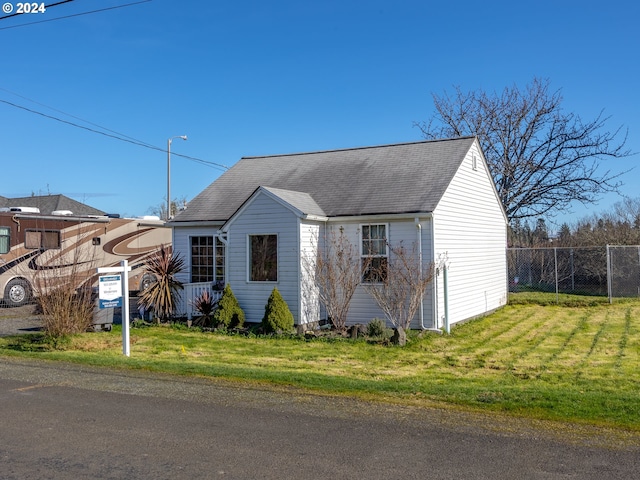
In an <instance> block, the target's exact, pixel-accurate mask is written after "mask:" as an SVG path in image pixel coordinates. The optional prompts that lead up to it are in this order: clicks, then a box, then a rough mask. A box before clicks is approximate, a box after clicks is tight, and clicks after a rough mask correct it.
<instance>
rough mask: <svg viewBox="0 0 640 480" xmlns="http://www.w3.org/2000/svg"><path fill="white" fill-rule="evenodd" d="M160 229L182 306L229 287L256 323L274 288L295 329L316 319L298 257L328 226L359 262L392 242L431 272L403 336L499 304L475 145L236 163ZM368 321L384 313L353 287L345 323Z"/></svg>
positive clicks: (309, 253) (492, 223)
mask: <svg viewBox="0 0 640 480" xmlns="http://www.w3.org/2000/svg"><path fill="white" fill-rule="evenodd" d="M170 225H171V226H172V227H173V248H174V251H175V252H177V253H179V254H181V255H182V256H183V258H184V259H185V261H186V262H185V263H186V265H187V269H186V271H185V272H184V274H183V275H182V277H181V278H180V280H181V281H183V282H185V283H186V284H187V286H186V287H187V288H186V290H185V291H186V292H187V296H189V295H194V294H195V293H194V292H198V291H200V290H201V289H202V288H210V287H211V285H212V284H215V283H216V282H228V283H229V284H230V285H231V288H232V289H233V292H234V294H235V295H236V297H237V298H238V301H239V302H240V306H241V307H242V308H243V310H244V311H245V314H246V317H247V321H249V322H259V321H260V320H261V319H262V316H263V314H264V307H265V304H266V302H267V299H268V297H269V295H270V293H271V291H272V289H273V287H277V288H278V290H279V291H280V293H281V294H282V296H283V298H284V299H285V300H286V302H287V303H288V305H289V308H290V309H291V311H292V313H293V316H294V318H295V322H296V324H298V325H305V324H311V323H313V322H317V321H319V320H321V316H322V314H323V310H322V308H321V307H320V306H319V304H318V300H317V297H316V293H317V292H314V291H313V288H311V289H309V284H310V282H309V281H308V280H309V279H308V273H307V271H308V268H305V265H304V261H303V257H304V256H306V257H307V258H314V255H315V252H317V249H318V248H319V246H318V243H319V242H320V243H321V242H322V238H324V237H325V234H326V232H327V231H329V230H330V229H335V228H341V229H342V231H344V232H346V233H347V234H348V235H349V237H350V239H351V241H352V243H353V244H355V245H359V246H360V251H361V252H363V253H362V255H365V253H368V252H370V251H371V250H369V249H366V248H362V245H363V242H364V243H367V242H376V240H378V242H377V245H378V247H379V249H378V251H377V256H378V257H382V258H384V257H387V256H388V255H389V248H388V245H392V246H393V245H395V244H398V243H399V242H403V244H404V245H415V246H417V248H418V249H419V252H420V256H421V258H422V261H423V262H424V265H431V264H434V265H435V268H436V270H435V275H434V280H433V282H432V284H431V286H430V287H429V289H428V290H427V292H426V294H425V297H424V300H423V305H422V308H421V309H420V312H419V313H418V314H416V317H415V318H414V319H413V322H412V324H411V326H412V327H413V328H442V327H443V326H445V325H449V324H454V323H456V322H460V321H463V320H467V319H470V318H473V317H477V316H480V315H483V314H485V313H487V312H490V311H492V310H495V309H496V308H499V307H501V306H503V305H505V304H506V301H507V273H506V268H507V267H506V255H505V247H506V235H507V219H506V216H505V213H504V210H503V208H502V205H501V202H500V199H499V198H498V195H497V192H496V189H495V186H494V183H493V181H492V178H491V175H490V173H489V171H488V168H487V164H486V161H485V159H484V156H483V154H482V151H481V149H480V145H479V143H478V141H477V139H476V138H475V137H464V138H456V139H448V140H436V141H423V142H415V143H405V144H397V145H384V146H375V147H364V148H353V149H345V150H332V151H322V152H311V153H300V154H290V155H276V156H265V157H245V158H242V159H240V161H238V162H237V163H236V164H235V165H234V166H233V167H232V168H230V169H229V170H228V171H226V172H225V173H224V174H223V175H221V176H220V177H219V178H218V179H217V180H216V181H214V182H213V183H212V184H211V185H209V187H207V188H206V189H205V190H204V191H202V192H201V193H200V194H199V195H198V196H196V197H195V198H194V199H193V200H192V201H191V202H190V203H189V206H188V208H187V209H186V210H184V211H182V212H180V213H179V214H178V215H177V216H176V217H175V218H174V219H173V220H172V221H171V222H170ZM363 237H364V238H363ZM368 244H370V243H368ZM320 248H321V247H320ZM363 281H365V279H363ZM311 283H312V282H311ZM189 292H191V293H189ZM189 308H190V307H189V301H188V299H184V301H183V313H185V312H186V313H189V312H188V310H189ZM373 318H384V315H383V313H382V312H381V311H380V310H379V308H378V306H377V305H376V303H375V301H374V300H373V299H372V298H371V296H370V295H369V294H368V293H367V292H366V290H365V288H364V287H362V286H361V287H359V288H358V291H357V292H356V294H355V296H354V298H353V301H352V303H351V306H350V309H349V317H348V322H347V323H348V324H354V323H367V322H369V321H370V320H371V319H373Z"/></svg>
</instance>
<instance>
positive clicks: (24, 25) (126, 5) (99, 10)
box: [0, 0, 153, 30]
mask: <svg viewBox="0 0 640 480" xmlns="http://www.w3.org/2000/svg"><path fill="white" fill-rule="evenodd" d="M71 1H74V0H66V1H64V2H59V3H56V4H53V5H52V6H55V5H59V4H62V3H66V2H71ZM151 1H153V0H140V1H139V2H132V3H126V4H124V5H116V6H114V7H107V8H101V9H98V10H91V11H90V12H82V13H74V14H72V15H65V16H63V17H56V18H49V19H47V20H38V21H35V22H27V23H21V24H20V25H11V26H10V27H2V28H0V30H8V29H10V28H18V27H26V26H27V25H35V24H36V23H45V22H53V21H55V20H62V19H64V18H71V17H80V16H82V15H89V14H91V13H98V12H105V11H107V10H115V9H117V8H124V7H130V6H132V5H139V4H141V3H147V2H151ZM45 8H46V7H45ZM15 15H22V14H18V13H14V14H13V15H8V16H6V17H1V18H0V20H4V19H6V18H10V17H14V16H15Z"/></svg>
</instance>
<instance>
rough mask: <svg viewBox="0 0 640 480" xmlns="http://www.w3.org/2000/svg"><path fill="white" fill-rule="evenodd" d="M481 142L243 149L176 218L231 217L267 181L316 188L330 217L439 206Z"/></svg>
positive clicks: (280, 186)
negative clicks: (261, 152) (279, 151)
mask: <svg viewBox="0 0 640 480" xmlns="http://www.w3.org/2000/svg"><path fill="white" fill-rule="evenodd" d="M473 142H474V137H463V138H456V139H449V140H433V141H424V142H415V143H403V144H397V145H384V146H376V147H363V148H353V149H347V150H331V151H324V152H312V153H299V154H290V155H274V156H267V157H243V158H241V159H240V160H239V161H238V162H237V163H236V164H235V165H234V166H233V167H231V168H230V169H229V170H228V171H226V172H225V173H224V174H222V175H221V176H220V177H219V178H218V179H217V180H216V181H214V182H213V183H212V184H211V185H209V186H208V187H207V188H206V189H205V190H203V191H202V192H201V193H200V194H198V195H197V196H196V197H195V198H194V199H193V200H192V201H191V202H190V203H189V207H188V208H187V209H186V210H184V211H182V212H180V213H179V214H178V215H177V216H176V217H175V218H174V220H173V222H175V223H179V222H193V221H226V220H227V219H229V218H230V217H231V215H233V214H234V213H235V211H236V210H237V209H238V208H239V207H240V206H241V205H242V204H243V203H244V202H245V201H246V200H247V199H248V198H249V197H250V196H251V195H252V194H253V192H254V191H255V190H256V189H257V188H258V187H260V186H263V187H270V188H271V189H280V190H289V191H292V192H302V193H305V194H308V196H310V197H311V200H312V202H313V203H315V204H316V205H317V206H318V207H319V208H320V210H321V211H322V212H324V214H325V215H326V216H329V217H333V216H345V215H368V214H394V213H414V212H432V211H433V210H434V209H435V207H436V206H437V204H438V202H439V201H440V198H441V197H442V195H443V194H444V192H445V190H446V188H447V186H448V185H449V183H450V182H451V179H452V178H453V176H454V175H455V173H456V171H457V170H458V167H459V166H460V164H461V163H462V161H463V159H464V157H465V155H466V153H467V152H468V151H469V148H471V145H472V143H473ZM281 193H282V192H281ZM297 198H298V201H302V202H303V203H305V202H307V201H308V198H307V199H306V200H304V201H303V199H302V197H297ZM305 198H306V197H305ZM309 206H310V205H307V206H305V208H307V207H309ZM305 213H307V212H305ZM309 213H311V212H309Z"/></svg>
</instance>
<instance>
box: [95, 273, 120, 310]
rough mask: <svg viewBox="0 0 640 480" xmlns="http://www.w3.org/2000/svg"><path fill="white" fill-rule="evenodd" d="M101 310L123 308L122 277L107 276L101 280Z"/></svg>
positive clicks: (99, 291) (99, 288)
mask: <svg viewBox="0 0 640 480" xmlns="http://www.w3.org/2000/svg"><path fill="white" fill-rule="evenodd" d="M99 280H100V281H99V282H98V296H99V300H100V308H113V307H122V276H121V275H107V276H103V277H100V278H99Z"/></svg>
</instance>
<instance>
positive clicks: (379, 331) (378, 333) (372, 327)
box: [367, 318, 387, 337]
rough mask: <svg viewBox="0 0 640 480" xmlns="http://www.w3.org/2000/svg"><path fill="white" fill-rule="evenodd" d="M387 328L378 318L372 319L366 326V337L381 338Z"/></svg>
mask: <svg viewBox="0 0 640 480" xmlns="http://www.w3.org/2000/svg"><path fill="white" fill-rule="evenodd" d="M386 328H387V325H386V323H385V321H384V320H381V319H379V318H374V319H373V320H371V321H370V322H369V325H367V335H369V336H370V337H382V336H383V335H384V332H385V330H386Z"/></svg>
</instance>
